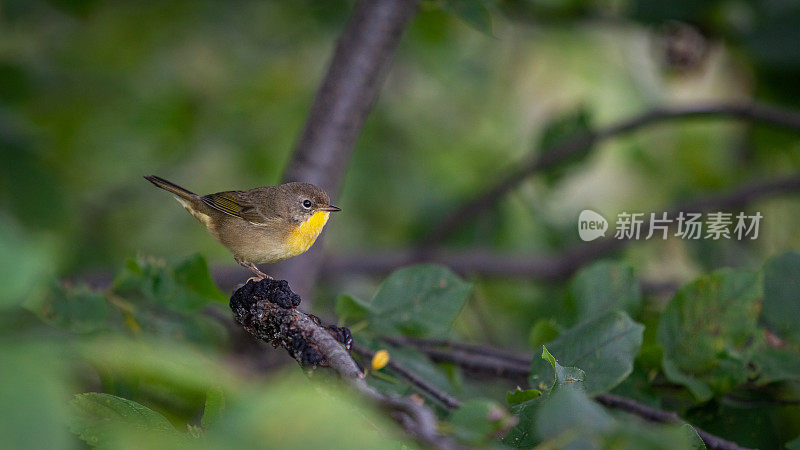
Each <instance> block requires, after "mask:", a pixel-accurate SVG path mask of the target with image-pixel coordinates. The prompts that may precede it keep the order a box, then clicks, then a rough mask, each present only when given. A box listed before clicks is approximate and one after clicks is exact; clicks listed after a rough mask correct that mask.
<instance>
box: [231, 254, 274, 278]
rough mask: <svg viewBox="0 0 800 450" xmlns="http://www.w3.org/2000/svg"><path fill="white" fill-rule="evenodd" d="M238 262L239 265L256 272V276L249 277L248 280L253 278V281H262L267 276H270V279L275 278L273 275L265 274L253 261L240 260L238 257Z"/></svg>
mask: <svg viewBox="0 0 800 450" xmlns="http://www.w3.org/2000/svg"><path fill="white" fill-rule="evenodd" d="M236 262H237V263H239V265H241V266H244V267H247V268H248V269H250V270H252V271H253V273H254V274H256V276H254V277H250V278H248V279H247V281H251V280H253V281H261V280H263V279H265V278H268V279H270V280H273V279H274V278H272V277H271V276H269V275H267V274H265V273H264V272H262V271H260V270H258V267H257V266H256V265H255V264H253V263H251V262H248V261H240V260H238V259H237V260H236ZM245 283H246V282H245Z"/></svg>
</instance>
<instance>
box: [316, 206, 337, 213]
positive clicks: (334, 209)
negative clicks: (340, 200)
mask: <svg viewBox="0 0 800 450" xmlns="http://www.w3.org/2000/svg"><path fill="white" fill-rule="evenodd" d="M319 210H320V211H328V212H336V211H341V210H342V208H339V207H338V206H333V205H328V206H323V207H322V208H320V209H319Z"/></svg>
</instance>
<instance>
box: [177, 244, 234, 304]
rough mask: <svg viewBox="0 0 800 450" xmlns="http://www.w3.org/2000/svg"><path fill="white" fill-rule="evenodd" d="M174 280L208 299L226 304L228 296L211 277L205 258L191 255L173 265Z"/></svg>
mask: <svg viewBox="0 0 800 450" xmlns="http://www.w3.org/2000/svg"><path fill="white" fill-rule="evenodd" d="M173 270H174V273H175V281H176V282H177V283H178V284H182V285H184V286H186V288H187V289H189V290H190V291H192V292H194V293H196V294H198V295H200V296H202V297H205V298H207V299H210V300H215V301H217V302H220V303H224V304H225V305H227V304H228V296H226V295H225V294H223V293H222V291H220V290H219V288H217V285H215V284H214V281H213V280H212V279H211V272H210V271H209V270H208V263H207V262H206V259H205V258H204V257H203V256H202V255H200V254H195V255H192V256H190V257H188V258H186V259H185V260H183V261H181V262H179V263H178V264H176V265H175V268H174V269H173Z"/></svg>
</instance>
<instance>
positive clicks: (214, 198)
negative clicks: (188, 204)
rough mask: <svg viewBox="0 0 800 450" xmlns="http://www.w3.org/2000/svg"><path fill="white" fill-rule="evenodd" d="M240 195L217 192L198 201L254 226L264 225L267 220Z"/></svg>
mask: <svg viewBox="0 0 800 450" xmlns="http://www.w3.org/2000/svg"><path fill="white" fill-rule="evenodd" d="M241 194H242V193H241V192H239V191H226V192H217V193H216V194H208V195H205V196H203V197H201V198H200V199H201V200H203V203H205V204H206V205H208V206H210V207H212V208H214V209H216V210H217V211H221V212H223V213H225V214H229V215H231V216H234V217H239V218H240V219H244V220H246V221H248V222H251V223H253V224H255V225H261V224H266V223H267V222H268V218H267V217H264V215H263V214H262V213H261V211H259V208H257V207H256V206H255V205H253V204H251V203H250V202H249V201H247V200H246V199H244V198H242V197H243V196H242V195H241Z"/></svg>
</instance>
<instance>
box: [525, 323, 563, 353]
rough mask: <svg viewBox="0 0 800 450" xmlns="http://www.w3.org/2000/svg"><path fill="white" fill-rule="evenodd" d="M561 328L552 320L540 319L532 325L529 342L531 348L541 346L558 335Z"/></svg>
mask: <svg viewBox="0 0 800 450" xmlns="http://www.w3.org/2000/svg"><path fill="white" fill-rule="evenodd" d="M558 333H559V330H558V328H556V326H555V324H554V323H553V321H552V320H549V319H539V320H537V321H536V323H534V324H533V326H532V327H531V332H530V334H529V335H528V343H529V344H530V346H531V348H539V347H541V346H542V345H544V344H547V343H548V342H550V341H552V340H553V339H555V338H557V337H558Z"/></svg>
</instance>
